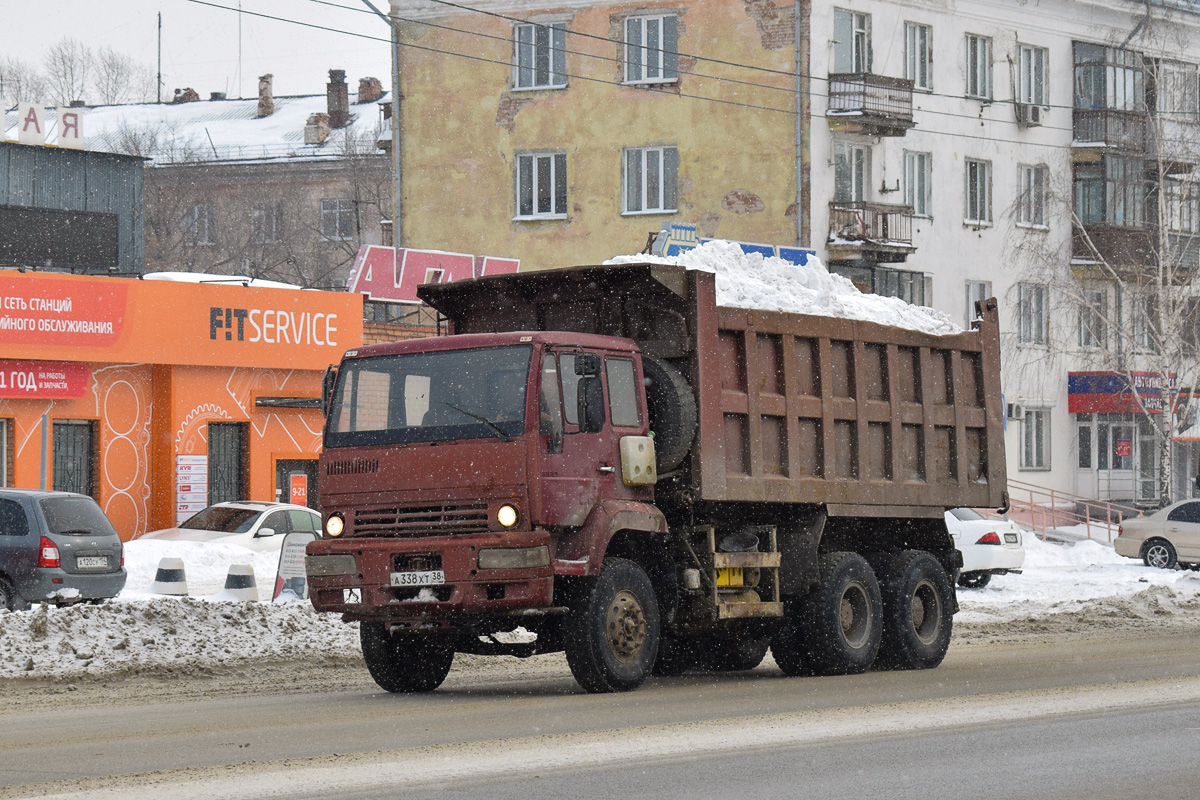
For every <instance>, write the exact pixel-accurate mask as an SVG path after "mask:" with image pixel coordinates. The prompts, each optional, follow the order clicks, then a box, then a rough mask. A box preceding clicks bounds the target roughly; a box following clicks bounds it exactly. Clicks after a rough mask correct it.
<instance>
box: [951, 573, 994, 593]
mask: <svg viewBox="0 0 1200 800" xmlns="http://www.w3.org/2000/svg"><path fill="white" fill-rule="evenodd" d="M991 582H992V573H990V572H964V573H962V574H961V575H959V576H958V585H959V586H961V587H963V588H964V589H982V588H983V587H985V586H987V585H988V584H989V583H991Z"/></svg>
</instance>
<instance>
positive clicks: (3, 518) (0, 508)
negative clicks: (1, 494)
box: [0, 500, 29, 536]
mask: <svg viewBox="0 0 1200 800" xmlns="http://www.w3.org/2000/svg"><path fill="white" fill-rule="evenodd" d="M28 535H29V517H28V515H26V513H25V508H24V506H22V505H21V504H20V503H18V502H17V501H16V500H0V536H28Z"/></svg>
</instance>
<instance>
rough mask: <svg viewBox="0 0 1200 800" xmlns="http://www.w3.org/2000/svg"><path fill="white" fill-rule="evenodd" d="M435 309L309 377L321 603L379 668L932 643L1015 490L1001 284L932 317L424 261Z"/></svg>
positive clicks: (640, 663) (921, 659)
mask: <svg viewBox="0 0 1200 800" xmlns="http://www.w3.org/2000/svg"><path fill="white" fill-rule="evenodd" d="M418 294H419V296H420V298H421V299H422V300H423V301H424V302H425V303H427V304H428V305H429V306H431V307H432V308H433V309H436V311H437V312H438V314H439V317H440V319H441V320H442V322H443V324H444V326H445V329H446V333H447V335H442V336H437V337H429V338H424V339H416V340H408V341H400V342H392V343H384V344H375V345H369V346H363V347H358V348H355V349H353V350H350V351H348V352H346V353H345V356H344V358H343V360H342V362H341V363H340V365H339V366H338V367H337V368H336V369H331V371H330V373H328V374H327V376H326V384H325V385H326V400H325V403H326V411H327V421H326V427H325V431H324V447H323V449H322V451H321V456H320V467H319V469H320V477H319V498H320V503H321V506H322V508H323V513H324V531H323V536H322V538H321V539H319V540H317V541H314V542H312V543H310V544H309V546H308V549H307V555H306V571H307V577H308V582H309V592H310V597H311V600H312V603H313V605H314V606H315V608H316V609H317V610H319V611H328V612H333V613H339V614H341V615H342V618H343V619H344V620H345V621H347V622H358V623H359V625H360V637H361V643H362V651H363V656H364V658H365V660H366V665H367V668H368V670H369V671H370V673H371V675H372V677H373V678H374V679H375V681H376V682H377V683H378V684H379V685H380V686H381V687H383V688H384V689H386V690H388V691H391V692H424V691H430V690H433V689H435V688H436V687H438V686H439V685H440V684H441V683H442V681H443V680H444V679H445V677H446V675H447V674H448V672H449V670H450V666H451V663H452V661H453V659H454V655H455V653H473V654H483V655H508V656H518V657H525V656H531V655H534V654H538V653H549V652H559V651H563V652H565V654H566V661H567V664H568V665H569V667H570V670H571V672H572V674H573V675H574V677H575V679H576V680H577V682H578V683H579V684H580V685H581V686H582V687H583V688H584V689H585V690H587V691H589V692H615V691H628V690H632V689H635V688H637V687H638V686H639V685H640V684H642V683H643V682H644V681H645V680H646V679H647V677H648V676H650V675H652V674H653V675H674V674H679V673H681V672H683V671H684V670H687V669H693V668H700V669H707V670H730V671H732V670H747V669H752V668H754V667H756V666H757V665H759V664H760V662H762V661H763V659H764V658H765V655H766V653H767V652H768V649H769V650H770V652H771V653H772V656H773V658H774V660H775V662H776V663H777V664H778V666H779V668H780V669H781V670H782V671H783V672H784V673H786V674H787V675H836V674H849V673H859V672H863V671H865V670H868V669H871V668H872V667H878V668H887V669H925V668H932V667H935V666H937V665H938V664H939V663H940V662H941V661H942V659H943V657H944V656H945V654H946V652H947V648H948V646H949V643H950V634H951V628H952V624H953V615H954V613H955V612H956V611H957V610H958V606H957V600H956V595H955V590H954V578H955V576H956V572H957V570H958V569H959V567H960V566H961V556H960V554H959V552H958V551H957V550H956V549H955V547H954V544H953V541H952V539H951V537H950V535H949V533H948V532H947V529H946V525H945V522H944V518H943V512H944V511H945V510H946V509H947V508H953V507H960V506H967V507H976V508H985V507H992V508H1001V507H1005V506H1006V505H1007V496H1006V492H1005V486H1006V476H1005V459H1004V451H1003V446H1004V442H1003V427H1002V426H1003V416H1002V403H1001V394H1000V382H999V381H1000V378H999V376H1000V348H999V336H998V324H997V314H996V302H995V300H994V299H992V300H988V301H986V302H984V303H981V304H980V306H979V308H978V311H979V319H978V320H977V322H975V323H974V325H973V328H972V329H971V330H968V331H963V332H960V333H953V334H950V335H932V334H929V333H923V332H919V331H916V330H910V329H907V328H900V327H892V326H889V325H883V324H879V323H875V322H868V321H859V320H853V319H843V318H835V317H828V316H815V315H803V314H795V313H785V312H780V311H766V310H753V309H746V308H733V307H723V306H720V305H718V302H717V293H716V289H715V280H714V275H713V274H711V273H709V272H704V271H698V270H690V269H685V268H684V267H681V266H677V265H674V264H660V263H631V264H617V265H607V266H594V267H576V268H567V269H561V270H551V271H544V272H537V273H522V274H515V275H501V276H494V277H482V278H477V279H472V280H463V281H457V282H454V283H448V284H428V285H425V286H422V287H421V288H420V289H419V290H418Z"/></svg>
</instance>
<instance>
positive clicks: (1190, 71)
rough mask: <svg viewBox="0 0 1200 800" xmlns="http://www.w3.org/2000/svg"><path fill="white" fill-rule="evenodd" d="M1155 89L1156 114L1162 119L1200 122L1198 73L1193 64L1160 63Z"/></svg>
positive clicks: (1199, 72) (1199, 76) (1199, 80)
mask: <svg viewBox="0 0 1200 800" xmlns="http://www.w3.org/2000/svg"><path fill="white" fill-rule="evenodd" d="M1155 89H1156V91H1155V95H1156V98H1157V103H1158V112H1159V114H1161V115H1162V116H1163V118H1164V119H1170V120H1173V121H1177V122H1197V121H1200V71H1198V70H1197V67H1196V65H1195V64H1181V63H1179V62H1175V61H1163V62H1160V63H1159V65H1158V73H1157V75H1156V86H1155Z"/></svg>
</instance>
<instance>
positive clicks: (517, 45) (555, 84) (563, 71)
mask: <svg viewBox="0 0 1200 800" xmlns="http://www.w3.org/2000/svg"><path fill="white" fill-rule="evenodd" d="M513 38H514V40H515V41H514V50H515V61H516V64H515V65H514V70H513V86H514V87H516V88H517V89H555V88H561V87H563V86H566V85H567V23H565V22H550V23H546V24H522V25H517V26H516V28H515V29H514V30H513Z"/></svg>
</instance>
